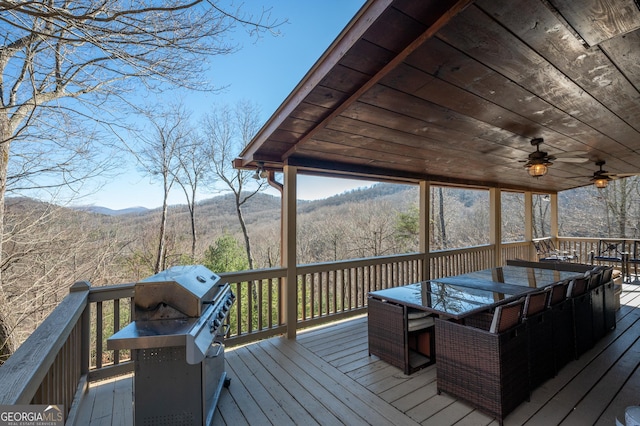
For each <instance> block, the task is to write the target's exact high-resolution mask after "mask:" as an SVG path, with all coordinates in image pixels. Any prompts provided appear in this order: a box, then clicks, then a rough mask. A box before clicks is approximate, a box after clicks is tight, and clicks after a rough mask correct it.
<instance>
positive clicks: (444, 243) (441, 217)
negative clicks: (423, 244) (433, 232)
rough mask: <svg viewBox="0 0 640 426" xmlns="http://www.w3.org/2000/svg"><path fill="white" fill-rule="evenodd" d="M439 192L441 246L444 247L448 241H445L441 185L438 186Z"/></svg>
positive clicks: (445, 230) (445, 231)
mask: <svg viewBox="0 0 640 426" xmlns="http://www.w3.org/2000/svg"><path fill="white" fill-rule="evenodd" d="M438 190H439V193H440V206H439V207H440V232H441V234H442V248H443V249H446V248H447V245H448V242H447V228H446V224H445V221H444V194H443V191H442V187H439V188H438Z"/></svg>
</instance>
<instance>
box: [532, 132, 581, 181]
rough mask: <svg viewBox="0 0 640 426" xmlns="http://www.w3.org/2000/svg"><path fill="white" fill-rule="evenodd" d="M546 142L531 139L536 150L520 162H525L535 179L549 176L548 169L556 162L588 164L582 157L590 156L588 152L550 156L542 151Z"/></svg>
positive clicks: (540, 139)
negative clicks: (542, 146)
mask: <svg viewBox="0 0 640 426" xmlns="http://www.w3.org/2000/svg"><path fill="white" fill-rule="evenodd" d="M543 142H544V139H542V138H534V139H531V145H533V146H535V147H536V150H535V151H534V152H532V153H531V154H529V157H528V158H527V159H526V160H520V161H524V162H525V165H524V166H525V167H526V168H527V169H528V171H529V174H530V175H531V176H533V177H536V178H537V177H540V176H544V175H546V174H547V168H548V167H549V166H551V165H552V164H553V162H554V161H560V162H565V163H586V162H587V161H589V159H588V158H585V157H582V155H586V154H588V153H587V152H586V151H573V152H563V153H560V154H555V155H549V154H548V153H547V152H545V151H540V144H542V143H543Z"/></svg>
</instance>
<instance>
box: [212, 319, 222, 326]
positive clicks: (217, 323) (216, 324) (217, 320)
mask: <svg viewBox="0 0 640 426" xmlns="http://www.w3.org/2000/svg"><path fill="white" fill-rule="evenodd" d="M213 326H214V327H215V328H218V327H220V320H219V319H217V318H216V319H214V320H213Z"/></svg>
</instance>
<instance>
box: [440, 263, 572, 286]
mask: <svg viewBox="0 0 640 426" xmlns="http://www.w3.org/2000/svg"><path fill="white" fill-rule="evenodd" d="M582 275H583V273H582V272H575V271H557V270H554V269H544V268H528V267H522V266H510V265H507V266H501V267H498V268H491V269H483V270H481V271H475V272H470V273H468V274H462V275H456V276H454V277H450V278H451V279H455V280H456V281H455V282H457V283H458V284H460V283H461V281H469V282H471V283H473V282H475V281H477V280H480V281H490V282H496V283H505V284H512V285H518V286H524V287H529V288H534V289H535V288H543V287H546V286H549V285H551V284H553V283H556V282H559V281H564V280H567V279H572V278H576V277H579V276H582Z"/></svg>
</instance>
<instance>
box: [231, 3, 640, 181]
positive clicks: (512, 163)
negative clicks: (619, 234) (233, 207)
mask: <svg viewBox="0 0 640 426" xmlns="http://www.w3.org/2000/svg"><path fill="white" fill-rule="evenodd" d="M606 3H607V5H608V6H609V7H610V8H609V9H608V10H602V6H603V5H604V3H603V2H602V1H599V0H483V1H475V2H474V1H472V0H430V1H419V2H417V1H412V0H371V1H368V2H367V3H366V4H365V5H364V6H363V7H362V8H361V10H360V11H359V12H358V14H357V15H356V16H355V17H354V18H353V19H352V20H351V22H350V23H349V25H348V26H347V27H346V28H345V29H344V30H343V31H342V33H341V34H340V36H339V37H338V38H337V39H336V40H335V41H334V43H333V44H332V45H331V46H330V47H329V49H328V50H327V51H326V52H325V53H324V54H323V55H322V57H321V58H320V59H319V60H318V61H317V62H316V64H315V65H314V66H313V68H312V69H311V70H310V71H309V72H308V73H307V75H306V76H305V77H304V79H303V80H302V81H301V82H300V83H299V84H298V85H297V86H296V88H295V89H294V90H293V92H292V93H291V94H290V95H289V96H288V97H287V99H286V100H285V101H284V102H283V104H282V105H281V106H280V107H279V108H278V110H277V111H276V112H275V113H274V114H273V115H272V116H271V118H270V119H269V120H268V121H267V123H266V124H265V125H264V127H263V128H262V129H261V130H260V132H259V133H258V134H257V135H256V136H255V137H254V139H253V140H252V141H251V142H250V144H249V145H248V146H247V147H246V148H245V150H244V151H243V152H242V153H241V154H240V155H239V157H238V159H236V161H235V162H234V166H235V167H238V168H257V167H259V166H263V167H265V168H267V169H271V170H281V169H282V168H283V166H284V165H287V164H288V165H294V166H297V167H298V168H299V170H300V173H310V174H319V175H329V176H342V177H351V178H366V179H376V180H382V181H396V182H418V181H421V180H429V181H433V182H442V183H447V184H462V185H473V186H489V187H501V188H504V189H514V190H533V191H543V192H557V191H562V190H566V189H571V188H576V187H580V186H585V185H589V184H591V181H590V177H591V176H592V175H593V173H594V172H595V171H596V170H597V167H596V166H595V162H596V161H599V160H605V161H606V164H607V170H608V171H610V172H619V173H635V172H640V90H639V89H640V49H638V46H640V32H639V31H638V28H640V9H639V7H638V5H637V3H635V2H634V0H611V1H608V2H606ZM534 138H544V144H542V145H541V146H540V148H541V150H544V151H547V152H548V153H549V155H552V156H556V157H558V158H561V157H562V156H563V155H566V156H571V153H572V152H575V151H580V152H583V154H582V156H584V157H586V158H587V159H588V162H586V163H576V162H561V161H553V165H551V166H550V167H549V172H548V173H547V175H545V176H543V177H540V178H533V177H531V176H529V174H528V173H527V170H526V169H525V168H524V164H525V163H524V161H525V160H527V158H528V155H529V154H530V153H531V152H532V151H534V150H535V147H533V146H532V145H531V143H530V141H531V140H532V139H534Z"/></svg>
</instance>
